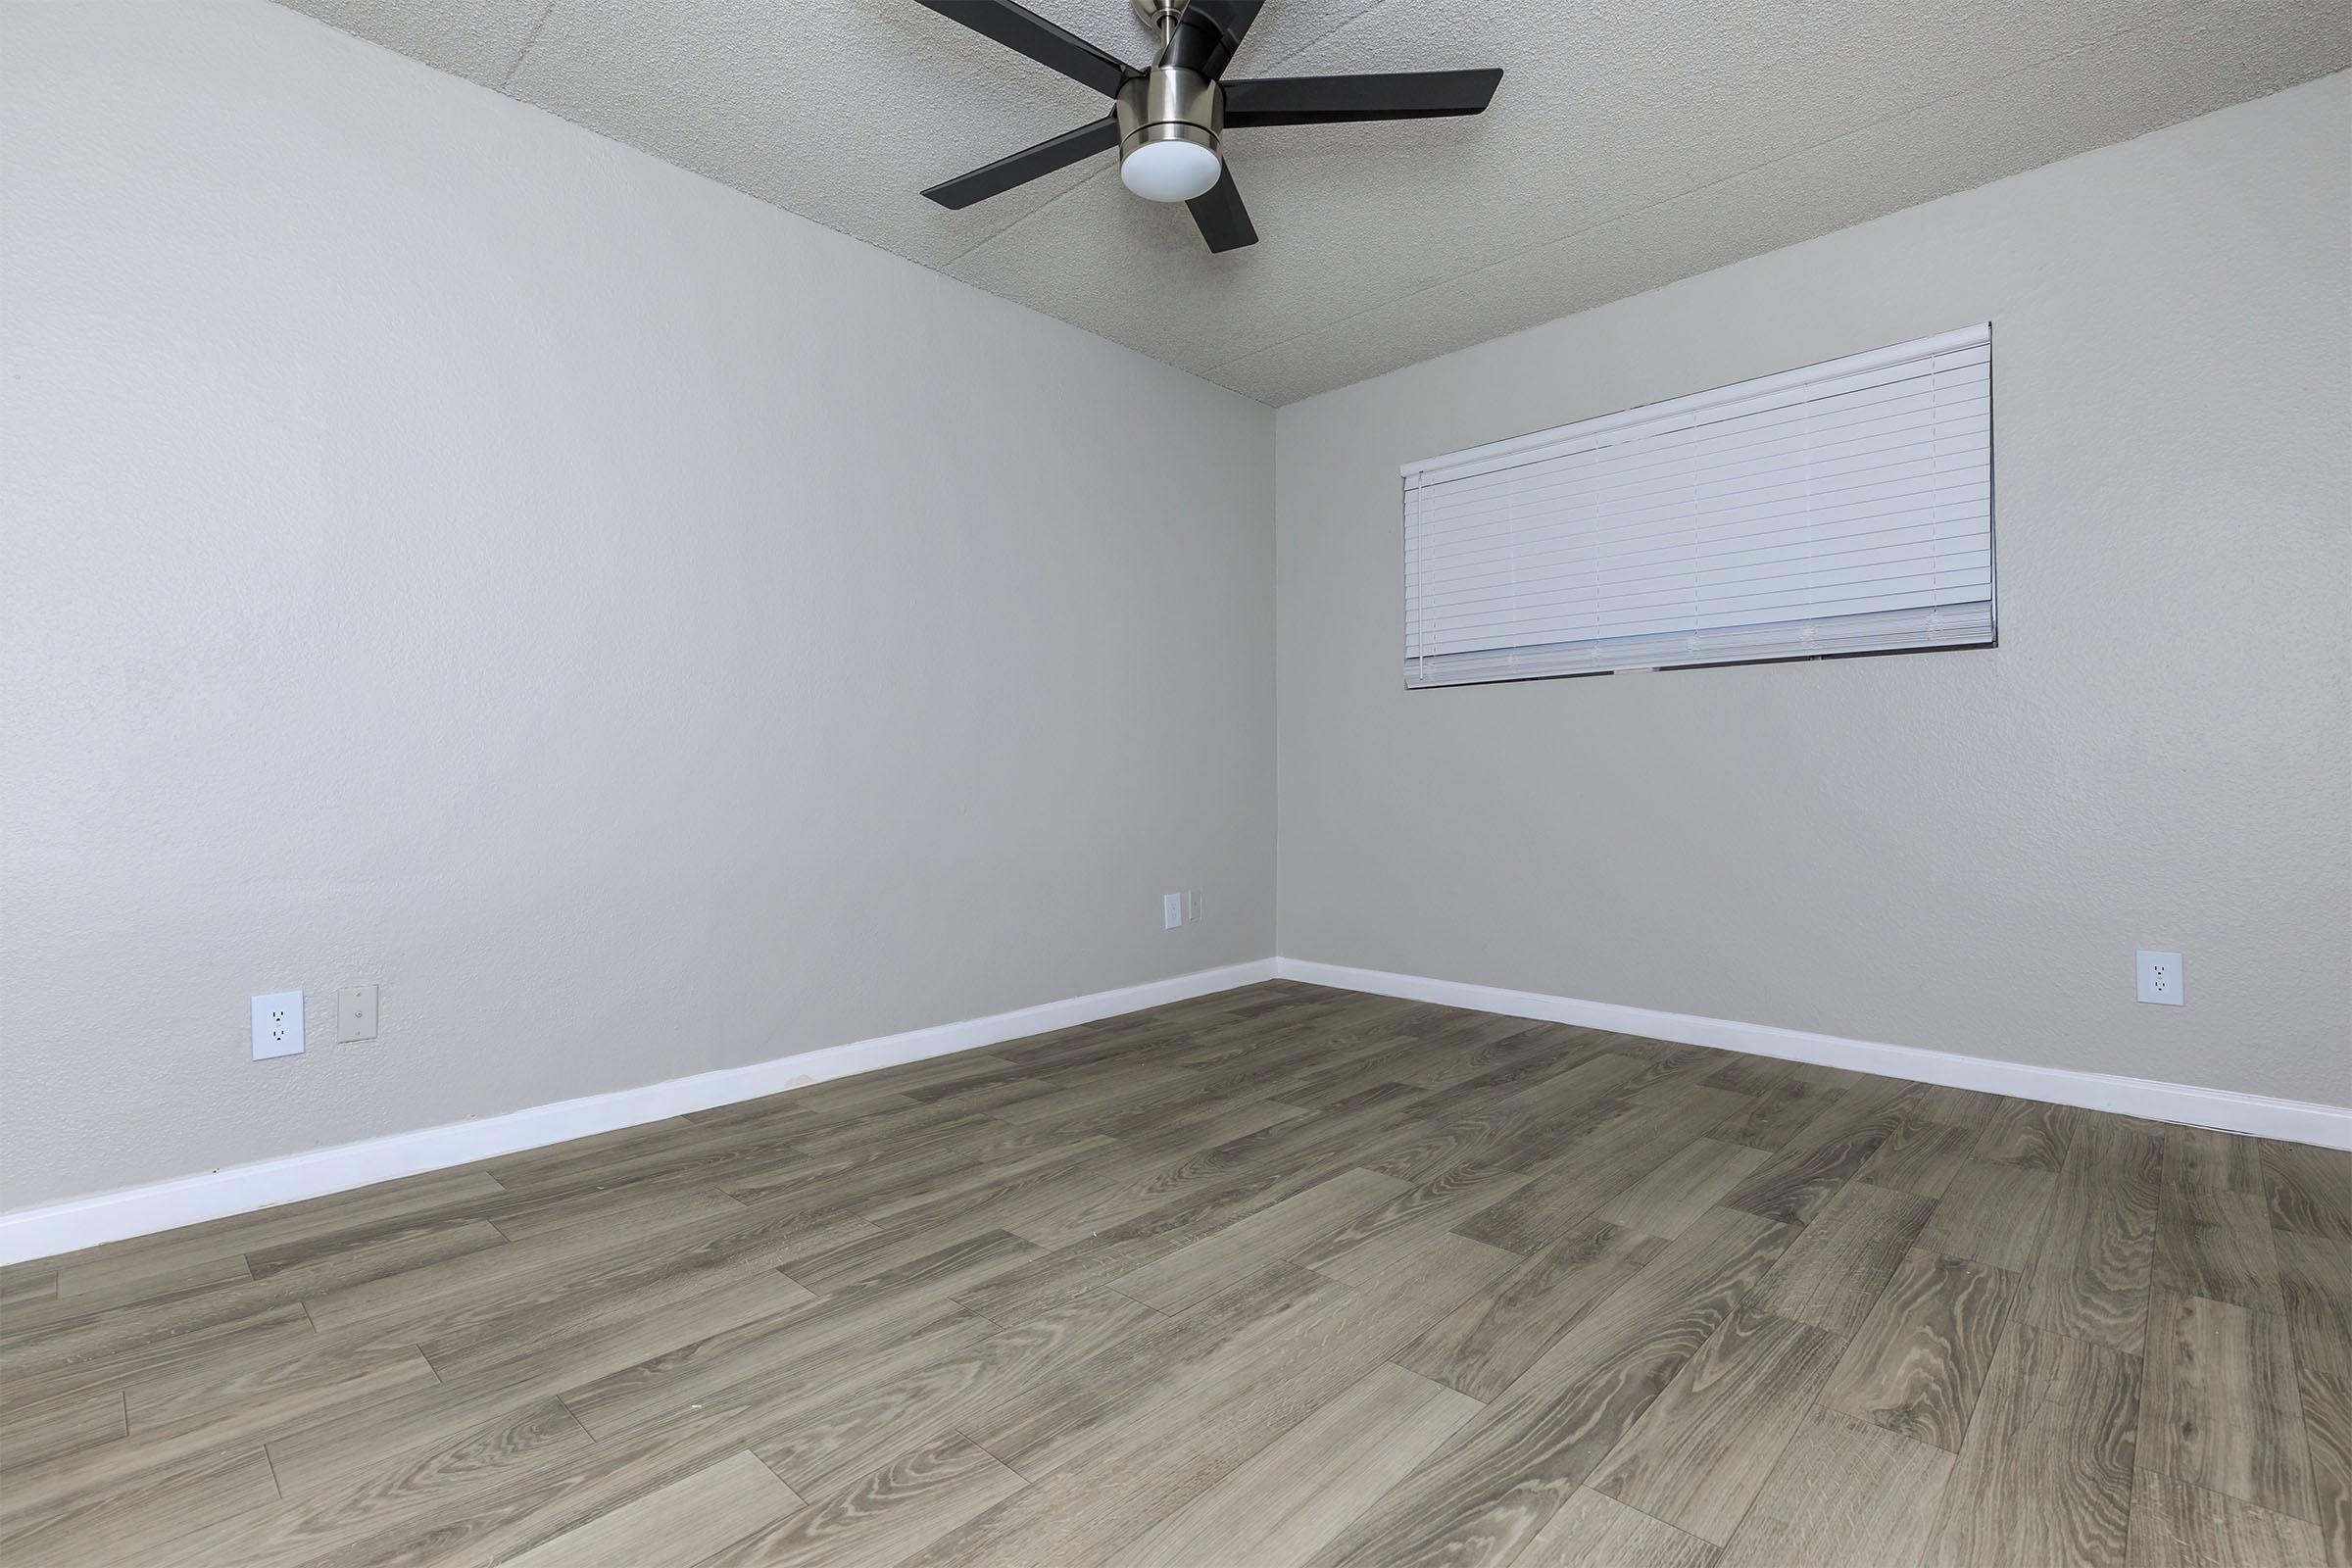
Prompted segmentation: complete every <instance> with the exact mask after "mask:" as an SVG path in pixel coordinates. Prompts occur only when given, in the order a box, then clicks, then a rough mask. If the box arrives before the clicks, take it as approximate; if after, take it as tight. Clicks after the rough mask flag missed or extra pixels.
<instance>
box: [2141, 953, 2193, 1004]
mask: <svg viewBox="0 0 2352 1568" xmlns="http://www.w3.org/2000/svg"><path fill="white" fill-rule="evenodd" d="M2182 999H2183V986H2182V981H2181V975H2180V955H2179V954H2178V953H2150V952H2148V951H2147V950H2146V949H2144V948H2143V949H2141V950H2140V955H2139V1000H2140V1001H2142V1002H2153V1003H2155V1004H2156V1005H2159V1006H2164V1007H2178V1006H2181V1005H2184V1004H2183V1000H2182Z"/></svg>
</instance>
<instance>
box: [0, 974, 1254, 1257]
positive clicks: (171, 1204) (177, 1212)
mask: <svg viewBox="0 0 2352 1568" xmlns="http://www.w3.org/2000/svg"><path fill="white" fill-rule="evenodd" d="M1273 978H1274V960H1273V959H1272V958H1255V959H1252V960H1250V962H1248V963H1229V964H1227V965H1225V966H1224V967H1223V968H1218V969H1201V970H1197V971H1195V972H1194V973H1192V974H1180V975H1176V976H1174V977H1172V978H1170V979H1166V980H1150V981H1146V982H1145V983H1144V984H1142V985H1136V986H1122V987H1120V988H1119V989H1118V990H1115V991H1097V992H1095V993H1093V994H1092V995H1090V996H1083V997H1069V998H1066V999H1064V1000H1062V1001H1059V1002H1048V1003H1043V1004H1040V1005H1037V1006H1034V1007H1018V1008H1015V1009H1014V1010H1013V1011H1011V1012H999V1013H993V1014H991V1015H990V1016H988V1017H985V1018H966V1019H964V1020H963V1021H962V1022H960V1023H943V1024H938V1025H935V1026H933V1027H931V1028H928V1029H910V1030H908V1031H907V1033H905V1034H898V1035H883V1036H880V1037H878V1038H876V1039H872V1040H859V1041H855V1042H853V1043H851V1044H849V1045H846V1046H829V1047H825V1048H821V1049H819V1050H816V1051H807V1052H803V1053H801V1054H799V1055H796V1056H783V1057H779V1058H777V1059H776V1060H774V1061H761V1062H755V1063H753V1064H752V1065H751V1066H748V1067H729V1068H724V1069H722V1070H720V1071H717V1072H706V1073H697V1074H695V1075H694V1076H693V1077H691V1078H672V1079H670V1080H669V1081H667V1082H666V1083H658V1084H647V1085H645V1086H644V1087H642V1088H638V1089H622V1090H617V1091H615V1092H614V1093H612V1094H609V1095H591V1096H589V1097H587V1098H586V1099H583V1100H565V1101H561V1102H558V1103H555V1104H549V1105H532V1106H530V1107H528V1108H526V1109H523V1110H515V1111H509V1112H507V1113H506V1114H505V1115H500V1116H484V1117H481V1118H479V1119H478V1120H470V1121H462V1122H453V1123H451V1124H449V1125H447V1126H442V1127H427V1128H424V1129H422V1130H420V1131H417V1132H412V1133H394V1134H392V1135H391V1136H389V1137H386V1138H371V1139H368V1140H367V1141H366V1142H364V1143H357V1144H342V1145H338V1146H336V1147H335V1148H332V1149H320V1150H314V1151H312V1152H309V1153H305V1154H288V1155H286V1156H285V1157H283V1158H280V1159H265V1160H261V1161H258V1162H256V1163H254V1164H251V1165H232V1166H229V1167H227V1168H225V1169H221V1170H215V1171H207V1172H205V1173H203V1174H201V1175H197V1176H182V1177H179V1178H177V1179H175V1180H172V1181H166V1182H156V1183H154V1184H152V1185H149V1186H145V1187H130V1188H125V1189H123V1190H122V1191H120V1192H113V1193H100V1194H97V1195H95V1196H92V1197H89V1198H75V1199H69V1200H67V1201H64V1202H60V1203H51V1204H48V1205H46V1206H43V1207H40V1208H25V1209H19V1210H17V1211H16V1212H15V1213H9V1214H0V1264H5V1263H21V1262H24V1261H25V1260H27V1259H29V1258H35V1257H50V1256H54V1255H56V1254H57V1253H60V1252H71V1251H77V1250H80V1249H82V1248H85V1247H96V1246H98V1245H99V1244H101V1243H104V1242H119V1241H122V1240H123V1239H125V1238H127V1237H132V1236H145V1235H147V1234H149V1233H150V1232H153V1231H161V1230H170V1229H172V1227H174V1226H178V1225H193V1224H196V1223H198V1222H199V1221H202V1220H208V1219H221V1218H222V1217H224V1216H226V1215H230V1214H242V1213H247V1212H249V1211H251V1210H254V1209H258V1208H270V1207H273V1206H275V1205H276V1204H279V1203H291V1202H296V1201H300V1200H302V1199H306V1198H319V1197H323V1196H325V1195H326V1194H328V1193H340V1192H347V1191H349V1190H350V1189H352V1188H355V1187H366V1186H368V1185H370V1184H372V1183H375V1182H382V1181H390V1180H392V1179H393V1178H394V1177H397V1176H415V1175H418V1174H420V1173H421V1172H424V1171H428V1170H442V1169H446V1168H447V1167H449V1166H452V1165H467V1164H471V1163H473V1162H474V1161H476V1160H483V1159H490V1158H494V1157H496V1156H497V1155H500V1154H512V1153H515V1152H517V1151H520V1150H525V1149H539V1148H543V1147H544V1146H546V1145H548V1144H560V1143H563V1142H564V1141H565V1140H567V1139H572V1138H585V1137H588V1136H589V1135H590V1134H592V1133H607V1132H612V1131H613V1130H614V1129H616V1128H621V1127H634V1126H637V1125H638V1124H640V1123H643V1122H649V1121H660V1120H661V1119H662V1118H663V1117H665V1116H678V1115H683V1114H684V1113H686V1112H687V1111H690V1110H709V1109H711V1107H712V1106H715V1105H729V1104H733V1103H736V1102H737V1101H742V1100H757V1099H759V1098H760V1096H762V1095H772V1094H777V1093H779V1092H781V1091H783V1090H786V1089H798V1088H802V1087H804V1086H806V1085H809V1084H816V1083H823V1082H825V1081H826V1080H828V1079H833V1078H847V1077H849V1076H851V1075H852V1074H855V1073H861V1072H872V1071H874V1070H875V1069H876V1068H879V1067H895V1066H898V1065H900V1064H901V1063H904V1062H909V1061H921V1060H923V1059H924V1058H925V1057H929V1056H945V1055H949V1054H953V1053H955V1052H958V1051H975V1050H978V1049H979V1048H981V1047H983V1046H994V1045H1002V1044H1003V1043H1004V1042H1005V1041H1007V1040H1019V1039H1023V1038H1025V1037H1026V1036H1029V1035H1038V1034H1044V1033H1046V1032H1048V1031H1049V1030H1054V1029H1067V1028H1069V1027H1070V1026H1072V1025H1073V1024H1081V1023H1091V1022H1093V1021H1094V1020H1095V1019H1097V1018H1108V1017H1112V1016H1114V1015H1116V1014H1118V1013H1122V1012H1136V1011H1140V1010H1141V1009H1143V1008H1145V1007H1158V1006H1164V1005H1167V1004H1169V1003H1171V1002H1183V1001H1186V1000H1188V999H1190V998H1193V997H1204V996H1207V995H1209V994H1210V993H1211V992H1216V991H1230V990H1232V989H1233V988H1234V987H1236V986H1246V985H1251V984H1254V983H1255V982H1257V981H1260V980H1271V979H1273Z"/></svg>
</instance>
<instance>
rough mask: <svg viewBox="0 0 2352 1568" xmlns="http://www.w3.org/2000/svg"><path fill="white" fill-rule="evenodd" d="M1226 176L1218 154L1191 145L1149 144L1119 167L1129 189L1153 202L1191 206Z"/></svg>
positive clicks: (1131, 155) (1159, 142)
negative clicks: (1223, 174)
mask: <svg viewBox="0 0 2352 1568" xmlns="http://www.w3.org/2000/svg"><path fill="white" fill-rule="evenodd" d="M1224 172H1225V166H1224V164H1223V163H1221V162H1220V161H1219V160H1218V158H1217V155H1216V154H1215V153H1213V152H1210V151H1209V150H1208V149H1207V148H1205V147H1201V146H1198V145H1196V144H1194V143H1192V142H1189V141H1148V142H1146V143H1144V144H1143V145H1142V146H1141V147H1138V148H1137V149H1136V150H1135V151H1133V152H1131V153H1129V154H1128V155H1127V156H1126V158H1125V159H1124V160H1122V161H1121V162H1120V164H1119V178H1121V179H1122V180H1125V181H1126V182H1127V188H1128V189H1129V190H1131V191H1133V192H1135V193H1136V194H1137V195H1138V196H1141V197H1143V198H1144V200H1146V201H1151V202H1189V201H1191V200H1192V199H1193V198H1194V197H1196V196H1199V195H1202V194H1204V193H1205V192H1206V191H1208V190H1209V189H1210V188H1211V187H1212V186H1214V185H1215V184H1216V182H1217V178H1218V176H1219V175H1221V174H1222V173H1224Z"/></svg>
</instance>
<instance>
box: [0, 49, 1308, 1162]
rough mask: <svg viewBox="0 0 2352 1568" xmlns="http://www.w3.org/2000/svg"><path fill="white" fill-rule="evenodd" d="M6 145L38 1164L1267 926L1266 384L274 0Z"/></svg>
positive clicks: (241, 1128)
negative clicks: (301, 1033) (795, 209)
mask: <svg viewBox="0 0 2352 1568" xmlns="http://www.w3.org/2000/svg"><path fill="white" fill-rule="evenodd" d="M0 169H4V171H5V173H4V175H0V178H4V179H5V185H4V187H0V203H4V208H0V210H4V211H5V213H6V221H5V223H0V299H4V301H5V303H4V305H0V364H4V365H5V375H4V377H0V514H4V515H5V521H4V522H0V689H4V691H5V699H4V701H0V1053H4V1054H5V1059H4V1060H0V1068H4V1071H5V1078H6V1091H5V1093H0V1208H13V1207H21V1206H25V1205H27V1204H31V1203H36V1202H39V1201H46V1200H51V1199H56V1198H61V1197H65V1196H69V1195H75V1194H81V1193H87V1192H92V1191H96V1190H102V1189H109V1188H114V1187H120V1186H124V1185H128V1184H133V1183H138V1182H143V1181H149V1180H154V1179H158V1178H165V1177H172V1176H177V1175H183V1174H188V1173H192V1172H196V1171H200V1170H204V1169H207V1168H210V1167H215V1166H221V1165H226V1164H230V1163H234V1162H239V1161H245V1160H252V1159H256V1158H261V1157H266V1156H270V1155H277V1154H284V1153H288V1152H296V1151H300V1150H304V1149H309V1148H314V1147H319V1146H324V1145H332V1144H338V1143H343V1142H347V1141H351V1140H355V1139H360V1138H366V1137H369V1136H373V1135H377V1134H383V1133H390V1132H396V1131H401V1130H405V1129H411V1128H417V1127H422V1126H429V1125H433V1124H436V1123H441V1122H448V1121H455V1120H462V1119H464V1118H466V1117H468V1116H477V1115H489V1114H493V1113H497V1112H501V1111H506V1110H511V1109H515V1108H517V1107H520V1106H525V1105H532V1104H539V1103H546V1102H550V1101H555V1100H561V1099H565V1098H568V1097H572V1096H578V1095H586V1094H592V1093H597V1092H601V1091H606V1090H613V1089H619V1088H624V1087H628V1086H633V1085H638V1084H644V1083H650V1082H655V1081H659V1080H662V1079H665V1078H672V1077H677V1076H680V1075H682V1074H687V1073H693V1072H698V1071H703V1070H706V1069H711V1068H716V1067H722V1066H729V1065H735V1064H741V1063H747V1062H752V1061H759V1060H763V1059H767V1058H771V1057H776V1056H780V1055H785V1054H792V1053H795V1052H798V1051H802V1050H806V1049H810V1048H814V1047H821V1046H829V1045H835V1044H839V1043H842V1042H846V1041H851V1040H856V1039H860V1038H865V1037H870V1036H873V1035H877V1034H883V1033H888V1032H894V1031H898V1030H903V1029H908V1028H914V1027H919V1026H923V1025H928V1024H935V1023H942V1022H947V1021H950V1020H953V1019H958V1018H965V1017H971V1016H974V1015H978V1014H985V1013H990V1012H996V1011H1000V1010H1003V1009H1005V1008H1009V1007H1016V1006H1021V1005H1028V1004H1033V1003H1039V1002H1045V1001H1049V1000H1052V999H1055V998H1062V997H1069V996H1074V995H1079V994H1083V993H1087V992H1092V991H1096V990H1101V989H1104V988H1108V987H1114V986H1120V985H1125V984H1129V983H1133V982H1137V981H1142V980H1147V979H1152V978H1155V977H1159V976H1164V975H1171V974H1177V973H1182V972H1185V971H1189V970H1193V969H1199V968H1203V967H1206V966H1209V965H1212V964H1217V963H1224V962H1229V961H1233V960H1237V959H1243V958H1256V957H1262V956H1265V955H1267V954H1269V953H1270V952H1272V951H1273V919H1272V865H1273V846H1272V819H1273V802H1274V789H1273V776H1272V774H1273V732H1272V726H1273V685H1272V681H1273V673H1272V666H1273V653H1272V635H1273V632H1272V619H1271V616H1272V592H1273V590H1272V548H1273V544H1272V516H1271V494H1272V463H1273V442H1272V433H1273V432H1272V418H1271V416H1270V415H1269V414H1268V413H1267V411H1266V410H1265V409H1263V408H1262V407H1260V406H1258V405H1256V404H1253V403H1250V402H1249V401H1247V400H1245V399H1243V398H1241V397H1239V396H1237V395H1235V394H1232V393H1229V392H1225V391H1222V390H1219V389H1217V388H1215V387H1212V386H1210V385H1208V384H1207V383H1205V382H1202V381H1199V380H1196V379H1193V378H1191V377H1189V376H1186V375H1183V374H1181V373H1179V372H1177V371H1175V370H1173V369H1170V368H1166V367H1164V366H1161V365H1157V364H1154V363H1152V362H1151V361H1149V360H1146V359H1144V358H1142V357H1141V356H1139V355H1136V354H1134V353H1131V352H1129V351H1127V350H1125V349H1120V348H1115V347H1113V346H1111V345H1110V344H1108V343H1105V342H1103V341H1102V340H1101V339H1099V338H1095V337H1091V336H1089V335H1087V334H1085V333H1083V332H1080V331H1078V330H1077V329H1075V328H1073V327H1069V326H1065V325H1063V324H1061V323H1059V322H1055V321H1053V320H1049V319H1046V318H1044V317H1040V316H1037V315H1035V314H1032V313H1031V312H1029V311H1026V310H1023V309H1021V308H1019V307H1016V306H1013V305H1010V304H1007V303H1005V302H1004V301H1002V300H998V299H995V298H993V297H991V296H989V295H986V294H983V293H981V292H979V291H977V290H975V289H972V288H969V287H967V286H965V285H962V284H959V283H956V282H952V281H950V280H948V279H946V278H943V277H941V276H939V275H938V274H936V273H933V272H930V271H926V270H923V269H921V268H919V267H917V266H915V265H913V264H911V263H908V262H904V261H900V260H897V259H896V258H893V257H890V256H887V255H885V254H884V253H882V252H880V251H877V250H874V249H872V248H870V247H868V246H865V245H862V244H859V243H858V242H855V241H852V240H849V239H846V238H844V237H842V236H840V235H837V234H835V233H833V232H831V231H830V230H827V229H824V228H822V227H820V226H818V225H816V224H814V223H810V222H808V221H803V220H801V219H798V218H794V217H791V216H789V215H787V214H784V213H781V212H779V211H777V210H775V209H774V208H771V207H767V206H764V205H762V204H761V203H760V202H758V201H755V200H753V199H752V198H750V197H748V196H744V195H740V194H738V193H736V192H734V191H731V190H728V189H726V188H724V187H722V186H719V185H716V184H713V183H711V182H710V181H708V180H706V179H704V178H702V177H700V176H698V175H694V174H689V173H685V172H681V171H679V170H676V169H673V168H669V167H667V166H665V165H662V164H661V163H658V162H656V161H655V160H653V159H652V158H649V157H647V156H645V155H643V154H641V153H637V152H633V151H630V150H627V149H625V148H622V147H619V146H617V145H614V144H613V143H611V142H607V141H604V140H601V139H600V138H598V137H596V136H593V135H591V134H589V133H587V132H585V131H582V130H580V129H578V128H576V127H574V126H571V125H569V124H566V123H563V122H562V121H559V120H557V119H555V118H553V117H551V116H549V115H546V114H544V113H541V112H540V111H538V110H535V109H529V108H525V107H523V106H522V105H519V104H516V103H514V102H511V101H509V100H507V99H504V98H501V97H499V96H498V95H496V94H495V93H492V92H489V91H486V90H484V89H483V88H480V87H477V86H474V85H471V84H470V83H466V82H463V81H460V80H458V79H456V78H454V77H451V76H447V75H443V74H441V73H437V72H433V71H430V70H428V69H426V68H425V67H423V66H420V65H417V64H415V63H413V62H411V61H408V60H404V59H401V58H399V57H398V56H395V55H393V54H390V53H388V52H386V51H384V50H381V49H378V48H376V47H374V46H373V45H370V44H366V43H362V42H360V41H358V40H357V39H354V38H351V37H348V36H345V35H344V34H341V33H339V32H336V31H334V30H333V29H331V28H329V27H327V26H325V25H321V24H319V23H317V22H314V21H311V20H309V19H307V18H304V17H300V16H297V15H295V14H293V13H291V12H288V11H283V10H278V9H276V8H273V7H264V6H259V5H244V6H216V5H175V6H156V5H146V6H109V7H101V6H90V5H77V6H31V5H12V6H4V7H0ZM1170 430H1177V431H1181V432H1183V439H1182V440H1181V441H1176V442H1171V441H1169V440H1167V439H1166V435H1167V432H1168V431H1170ZM1203 451H1211V452H1215V453H1217V454H1218V461H1217V462H1215V463H1213V464H1201V463H1200V462H1199V461H1198V454H1200V453H1201V452H1203ZM1179 477H1181V479H1182V480H1183V483H1182V484H1181V485H1179V484H1177V483H1175V482H1174V481H1175V480H1176V479H1178V478H1179ZM1181 888H1199V889H1201V890H1202V892H1203V895H1204V901H1203V902H1204V911H1203V917H1202V919H1201V923H1200V924H1199V925H1196V926H1192V927H1188V928H1185V929H1182V930H1179V931H1175V932H1167V933H1163V932H1162V931H1161V930H1160V922H1159V895H1160V894H1161V892H1163V891H1165V890H1172V889H1181ZM368 981H374V982H380V983H381V985H382V987H383V991H382V1002H381V1020H380V1021H381V1035H380V1038H379V1039H378V1040H377V1041H376V1042H375V1043H374V1044H371V1045H366V1046H336V1045H334V1044H332V1035H333V1031H332V1005H333V993H334V990H335V988H336V987H338V986H341V985H349V984H356V983H362V982H368ZM295 987H299V988H301V989H303V990H305V991H307V992H308V993H309V994H310V998H311V1003H310V1017H309V1023H310V1029H309V1045H310V1050H309V1053H308V1054H306V1055H303V1056H300V1057H296V1058H291V1059H287V1060H279V1061H270V1062H263V1063H257V1062H254V1061H252V1060H251V1059H250V1058H249V1052H248V1041H247V1019H246V1001H245V999H246V995H247V994H248V993H249V992H253V991H258V990H274V989H278V988H295Z"/></svg>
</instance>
